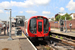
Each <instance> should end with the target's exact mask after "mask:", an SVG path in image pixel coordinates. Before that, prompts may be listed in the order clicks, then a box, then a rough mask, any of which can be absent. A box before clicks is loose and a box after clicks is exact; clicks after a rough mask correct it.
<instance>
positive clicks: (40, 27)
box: [37, 20, 43, 37]
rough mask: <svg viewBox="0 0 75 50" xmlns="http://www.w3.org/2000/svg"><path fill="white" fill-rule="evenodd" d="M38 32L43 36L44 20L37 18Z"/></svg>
mask: <svg viewBox="0 0 75 50" xmlns="http://www.w3.org/2000/svg"><path fill="white" fill-rule="evenodd" d="M37 34H38V35H39V37H42V36H43V20H37Z"/></svg>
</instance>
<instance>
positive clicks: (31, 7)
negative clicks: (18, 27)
mask: <svg viewBox="0 0 75 50" xmlns="http://www.w3.org/2000/svg"><path fill="white" fill-rule="evenodd" d="M4 9H12V17H16V15H24V16H25V17H26V18H27V19H29V18H30V17H31V16H35V15H43V16H47V17H48V18H52V17H53V16H54V15H55V14H57V13H58V12H63V13H69V14H70V13H74V12H75V0H0V19H1V20H8V17H9V15H10V14H9V11H6V10H4Z"/></svg>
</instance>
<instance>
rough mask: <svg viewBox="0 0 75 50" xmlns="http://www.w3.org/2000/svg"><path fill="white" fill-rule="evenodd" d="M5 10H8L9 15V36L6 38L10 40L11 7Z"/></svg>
mask: <svg viewBox="0 0 75 50" xmlns="http://www.w3.org/2000/svg"><path fill="white" fill-rule="evenodd" d="M5 10H8V11H10V17H9V38H8V40H12V38H11V9H5Z"/></svg>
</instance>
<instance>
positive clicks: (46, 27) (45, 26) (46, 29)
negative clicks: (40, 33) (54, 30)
mask: <svg viewBox="0 0 75 50" xmlns="http://www.w3.org/2000/svg"><path fill="white" fill-rule="evenodd" d="M48 30H49V22H48V19H44V33H48Z"/></svg>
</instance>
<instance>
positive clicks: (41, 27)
mask: <svg viewBox="0 0 75 50" xmlns="http://www.w3.org/2000/svg"><path fill="white" fill-rule="evenodd" d="M27 32H28V36H29V38H44V37H49V32H50V23H49V21H48V19H47V18H46V17H44V16H32V17H31V18H30V19H29V20H28V24H27Z"/></svg>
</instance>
